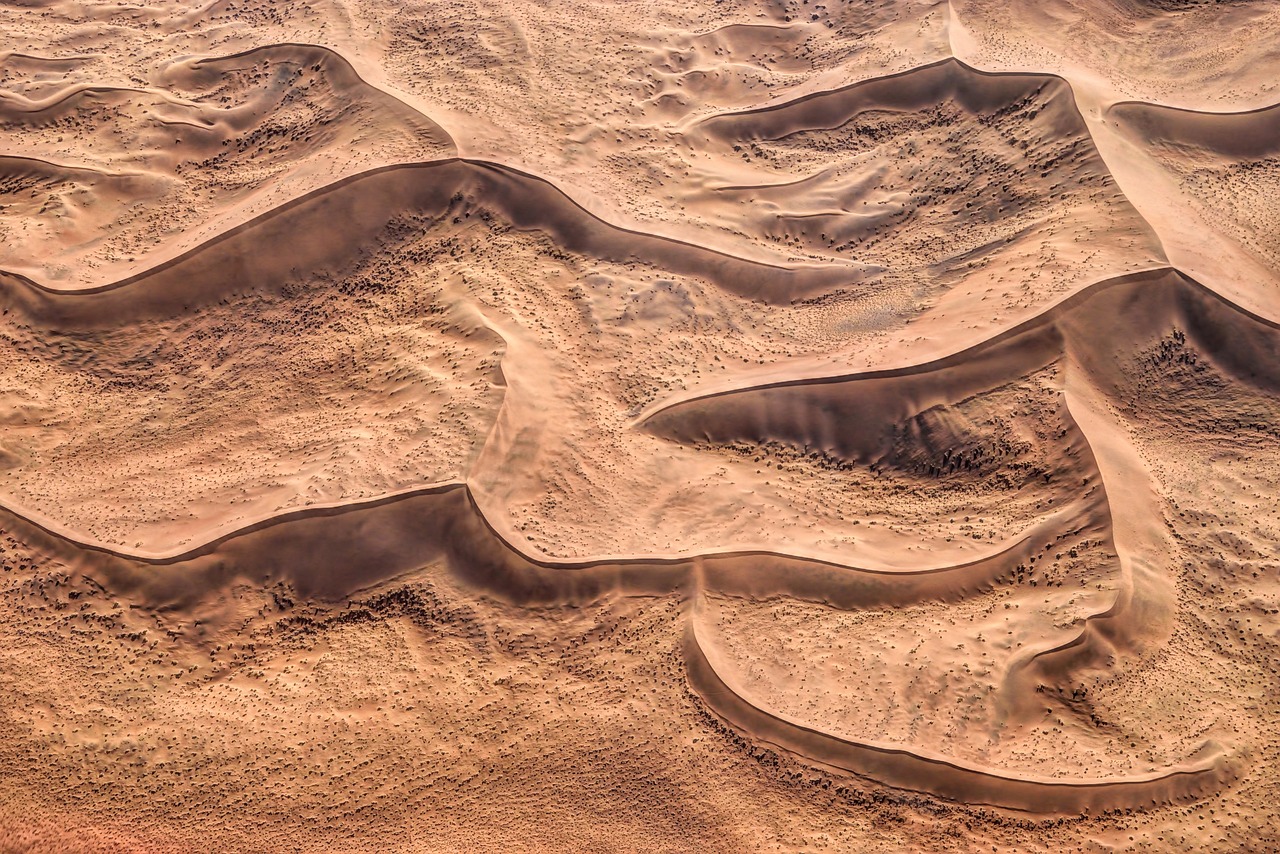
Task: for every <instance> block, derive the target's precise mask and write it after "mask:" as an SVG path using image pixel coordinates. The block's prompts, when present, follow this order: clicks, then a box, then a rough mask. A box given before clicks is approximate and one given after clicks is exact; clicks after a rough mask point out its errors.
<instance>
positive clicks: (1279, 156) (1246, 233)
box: [1110, 103, 1280, 271]
mask: <svg viewBox="0 0 1280 854" xmlns="http://www.w3.org/2000/svg"><path fill="white" fill-rule="evenodd" d="M1110 114H1111V115H1112V116H1113V117H1114V118H1115V120H1116V121H1117V122H1118V123H1119V125H1120V128H1121V131H1122V132H1123V133H1124V134H1125V135H1126V136H1127V137H1128V138H1129V139H1131V140H1132V139H1141V140H1148V141H1149V145H1150V150H1151V154H1152V156H1153V157H1154V158H1155V160H1156V162H1157V163H1158V164H1159V165H1160V166H1161V167H1162V168H1163V169H1164V170H1166V171H1167V172H1168V173H1169V175H1170V176H1171V177H1172V178H1173V180H1174V182H1175V183H1176V186H1177V187H1178V188H1179V189H1180V190H1181V191H1182V192H1183V193H1185V194H1186V196H1187V197H1188V198H1189V199H1190V200H1191V202H1192V204H1193V205H1194V206H1195V208H1196V209H1197V211H1198V212H1199V213H1200V214H1201V215H1202V216H1205V217H1206V218H1209V219H1221V218H1224V217H1225V218H1227V219H1228V221H1229V222H1230V223H1231V228H1230V229H1229V231H1228V234H1229V235H1230V237H1231V238H1233V239H1234V240H1235V241H1236V242H1238V243H1239V244H1240V245H1242V246H1243V247H1244V248H1245V249H1246V250H1247V251H1249V252H1250V253H1252V254H1253V255H1254V256H1255V257H1257V258H1258V259H1259V260H1261V261H1262V262H1263V264H1264V265H1265V266H1266V267H1267V268H1268V269H1270V270H1273V271H1274V270H1275V269H1276V268H1277V266H1280V239H1278V238H1277V236H1276V229H1275V221H1276V216H1277V209H1276V198H1277V190H1280V183H1278V182H1280V107H1269V108H1266V109H1262V110H1257V111H1254V112H1248V113H1218V114H1215V113H1204V112H1193V111H1189V110H1172V109H1168V108H1162V107H1159V106H1155V105H1148V104H1140V103H1124V104H1117V105H1115V106H1114V107H1112V108H1111V110H1110Z"/></svg>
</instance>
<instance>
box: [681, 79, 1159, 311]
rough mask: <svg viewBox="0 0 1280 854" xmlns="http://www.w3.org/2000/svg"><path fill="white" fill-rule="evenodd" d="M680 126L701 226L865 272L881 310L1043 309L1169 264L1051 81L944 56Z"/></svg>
mask: <svg viewBox="0 0 1280 854" xmlns="http://www.w3.org/2000/svg"><path fill="white" fill-rule="evenodd" d="M689 133H690V134H691V135H698V136H700V135H703V134H705V135H706V136H707V137H708V138H709V139H708V142H707V144H706V146H705V149H706V151H705V154H704V156H705V157H706V158H707V160H705V161H695V162H696V163H697V165H698V168H699V171H700V173H701V175H700V178H701V181H702V183H703V184H704V189H702V190H700V191H699V192H697V193H696V194H694V193H691V194H690V195H689V197H688V204H689V205H690V206H696V207H697V209H698V210H699V211H700V212H701V215H702V217H703V218H705V219H707V220H709V221H712V222H716V223H717V224H719V225H720V226H721V227H723V228H725V229H726V230H729V231H732V232H736V233H738V234H740V235H742V236H744V237H746V238H748V239H749V240H750V241H751V242H753V243H755V244H757V245H759V246H762V247H768V248H769V249H770V250H772V251H777V252H785V253H787V254H788V255H789V256H791V257H792V258H806V259H816V260H820V261H822V262H824V263H848V262H850V261H857V262H861V263H863V264H872V265H874V267H875V269H876V270H878V271H880V272H881V275H880V276H878V277H877V278H876V279H875V280H873V281H872V282H871V283H870V288H874V289H875V291H876V292H878V294H879V295H880V298H881V299H883V300H886V301H889V302H896V303H902V302H904V301H907V302H909V301H912V300H914V301H918V302H919V303H923V304H924V305H927V306H928V305H932V304H933V303H941V304H942V305H946V304H948V302H950V303H953V304H954V307H953V308H952V311H953V312H957V311H958V312H964V311H966V306H965V302H966V301H967V300H969V299H972V298H973V296H972V294H973V293H974V292H980V293H981V295H982V299H983V300H987V301H988V306H986V307H984V308H987V309H988V311H991V310H996V311H1017V310H1018V309H1020V308H1023V307H1033V306H1034V307H1042V306H1043V305H1044V304H1045V303H1044V301H1045V300H1050V299H1052V298H1053V297H1055V296H1058V295H1061V294H1063V293H1065V292H1068V291H1070V290H1072V289H1074V288H1078V287H1080V286H1081V285H1082V284H1085V283H1087V282H1088V281H1090V280H1097V279H1099V278H1104V277H1106V276H1108V275H1116V274H1119V273H1122V272H1127V271H1128V270H1130V269H1132V268H1133V266H1134V265H1142V264H1146V265H1154V264H1158V263H1160V259H1162V258H1163V253H1162V251H1161V249H1160V247H1159V244H1158V241H1156V239H1155V237H1154V235H1153V234H1152V233H1151V231H1150V229H1149V228H1148V227H1147V226H1146V224H1145V222H1143V220H1142V218H1141V217H1140V216H1138V214H1137V212H1136V211H1135V210H1134V209H1133V207H1132V206H1131V205H1130V204H1129V202H1128V200H1127V199H1126V198H1125V197H1124V195H1123V194H1122V193H1120V191H1119V190H1118V189H1117V187H1116V186H1115V183H1114V181H1113V180H1112V177H1111V175H1110V173H1109V171H1108V169H1107V167H1106V165H1105V164H1104V163H1103V161H1102V159H1101V158H1100V157H1099V156H1098V153H1097V150H1096V149H1095V148H1094V145H1093V140H1092V138H1091V137H1090V135H1089V132H1088V130H1087V128H1086V127H1085V123H1084V120H1083V119H1082V118H1081V116H1080V114H1079V113H1078V112H1077V109H1076V105H1075V101H1074V99H1073V97H1072V94H1071V90H1070V88H1069V87H1068V86H1067V84H1066V83H1065V82H1064V81H1062V80H1060V79H1057V78H1051V77H1043V76H1035V75H988V74H981V73H979V72H976V71H974V70H973V69H970V68H968V67H967V66H965V65H962V64H960V63H958V62H956V61H954V60H947V61H944V62H941V63H938V64H935V65H932V66H928V67H925V68H922V69H917V70H913V71H909V72H906V73H904V74H902V75H899V76H893V77H888V78H881V79H876V80H871V81H867V82H864V83H859V84H855V85H853V86H850V87H847V88H844V89H838V90H835V91H830V92H820V93H816V94H813V95H809V96H805V97H803V98H800V99H797V100H794V101H788V102H783V103H779V104H775V105H771V106H768V107H764V108H759V109H755V110H749V111H745V112H739V113H728V114H723V115H719V116H713V117H711V118H709V119H706V120H704V121H703V122H701V123H699V124H698V125H696V126H695V127H694V128H692V129H691V130H690V131H689ZM1032 283H1034V288H1032ZM862 290H863V291H864V292H865V291H867V290H868V288H863V289H862ZM953 291H954V293H953ZM949 297H950V299H948V298H949Z"/></svg>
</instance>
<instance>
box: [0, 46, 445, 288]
mask: <svg viewBox="0 0 1280 854" xmlns="http://www.w3.org/2000/svg"><path fill="white" fill-rule="evenodd" d="M15 82H16V81H15ZM139 82H140V81H139ZM15 89H16V90H17V91H15ZM0 128H3V130H4V131H5V132H6V134H8V135H9V136H10V138H11V139H12V140H13V141H14V143H15V144H16V145H19V146H21V149H22V150H23V151H24V153H27V152H30V153H31V154H33V155H34V156H35V158H34V159H37V160H41V159H46V160H48V161H49V163H47V164H41V165H42V168H43V169H45V170H57V169H59V168H60V167H56V166H53V165H52V163H53V162H58V163H66V164H68V166H67V167H66V168H67V169H71V170H72V171H74V168H73V165H72V164H74V165H79V164H83V165H84V166H85V167H95V168H100V169H105V170H110V171H112V172H113V174H114V173H117V172H118V173H119V174H118V175H115V179H114V181H113V182H103V181H101V180H100V181H95V182H86V181H80V182H77V185H76V187H75V193H74V195H73V197H72V199H58V198H55V197H56V196H63V195H66V194H65V193H57V192H56V191H55V190H54V188H52V187H49V188H46V189H43V190H41V189H38V188H32V189H34V190H36V191H37V192H38V193H40V194H41V198H42V200H43V201H44V204H42V205H41V207H40V209H39V210H36V211H32V210H14V209H13V208H12V207H10V208H6V211H5V213H6V214H10V215H12V216H21V218H22V222H21V226H20V227H21V228H22V230H21V231H17V230H14V228H13V226H10V234H11V237H12V239H11V240H10V241H9V242H8V244H7V246H6V247H5V254H4V255H2V256H0V265H3V266H4V267H6V268H7V269H11V270H19V271H22V272H29V273H31V274H32V275H35V276H36V277H38V278H41V279H44V280H48V281H50V282H53V283H57V284H59V285H63V286H81V287H83V286H85V285H96V284H100V283H101V281H102V279H103V278H106V277H111V276H112V274H113V273H114V272H115V271H120V270H129V269H137V263H136V262H141V261H142V260H143V259H144V258H146V257H147V256H151V257H154V256H155V255H159V256H160V258H161V259H163V258H164V256H167V255H173V254H176V252H175V250H181V249H183V248H187V247H189V246H191V245H192V244H193V243H194V242H195V241H196V240H198V239H200V238H206V239H207V238H208V237H211V236H213V235H214V234H216V233H217V232H218V231H219V230H226V229H227V228H230V227H231V226H232V225H234V224H236V219H237V218H239V219H243V218H244V217H245V215H247V214H252V213H255V212H259V211H262V210H265V209H266V208H267V207H268V206H269V205H270V204H273V203H274V204H279V203H281V202H284V201H287V200H289V199H290V198H292V197H295V196H298V195H300V194H302V193H304V192H306V191H308V190H312V189H314V188H316V187H317V186H320V185H323V184H327V183H330V182H332V181H333V180H334V179H335V178H339V177H342V175H343V174H344V173H347V174H349V173H351V172H355V171H361V170H365V169H369V168H371V167H376V166H379V165H383V164H386V163H388V162H397V161H403V160H423V159H431V158H432V157H438V156H449V155H451V154H453V153H454V147H453V140H452V139H451V138H450V137H449V135H448V134H447V133H446V132H445V131H444V130H443V129H442V128H441V127H440V126H439V125H437V124H436V123H435V122H433V121H432V120H431V119H429V118H427V117H426V116H423V115H421V114H419V113H417V112H416V111H414V110H413V109H412V108H410V107H408V106H407V105H405V104H404V103H402V102H400V101H397V100H396V99H395V98H393V97H391V96H389V95H387V94H386V93H384V92H382V91H381V90H379V89H376V88H374V87H371V86H369V85H368V84H367V83H365V82H364V81H363V80H361V79H360V77H359V76H358V75H357V74H356V72H355V70H354V69H353V68H352V67H351V66H350V65H349V64H348V63H347V62H346V60H344V59H342V58H341V57H340V56H338V55H337V54H335V53H334V52H332V51H330V50H327V49H323V48H318V47H312V46H309V45H279V46H274V47H269V48H263V49H260V50H253V51H249V52H248V53H245V54H240V55H236V56H232V57H227V58H217V57H206V58H189V59H181V60H177V61H174V62H171V63H169V64H168V65H167V66H166V67H164V68H162V69H161V70H159V71H158V72H157V73H156V79H155V81H154V85H149V86H144V85H137V86H129V87H125V86H121V87H94V86H89V85H86V84H83V83H77V82H72V81H69V80H68V81H64V82H62V83H61V85H55V84H53V83H46V84H45V85H43V86H40V87H38V88H35V87H30V86H29V87H21V86H20V85H19V86H14V88H13V89H10V90H8V91H7V92H3V93H0ZM30 168H33V167H28V170H27V171H28V172H29V171H30ZM75 200H78V201H79V205H78V206H75V205H74V204H73V202H74V201H75ZM67 208H70V209H69V210H68V209H67ZM84 208H92V210H91V211H88V212H86V211H85V210H83V209H84ZM158 210H164V211H166V212H167V213H166V215H164V216H159V215H157V213H156V212H157V211H158ZM85 217H91V219H90V221H89V222H88V223H85V224H83V225H81V226H80V227H79V228H78V229H76V228H75V225H76V222H77V220H78V219H84V218H85ZM33 226H34V228H35V229H39V230H38V231H36V232H35V234H28V233H24V232H30V231H32V230H33ZM210 226H212V228H210ZM48 232H52V234H51V235H49V236H48V237H44V235H45V233H48ZM42 237H44V239H43V240H42V239H41V238H42ZM54 246H57V250H58V251H57V252H56V255H55V253H53V252H52V251H51V249H52V247H54ZM153 253H154V255H153ZM51 255H55V257H56V260H54V259H51V258H50V256H51Z"/></svg>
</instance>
